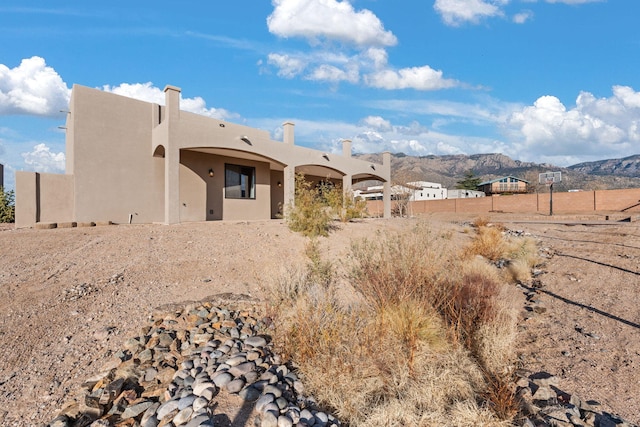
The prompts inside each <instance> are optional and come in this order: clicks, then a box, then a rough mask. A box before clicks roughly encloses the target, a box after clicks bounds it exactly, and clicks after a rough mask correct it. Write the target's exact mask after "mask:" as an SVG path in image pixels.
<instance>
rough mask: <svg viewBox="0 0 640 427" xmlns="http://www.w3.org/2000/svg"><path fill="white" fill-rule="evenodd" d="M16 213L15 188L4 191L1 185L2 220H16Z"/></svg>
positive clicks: (0, 219) (0, 213)
mask: <svg viewBox="0 0 640 427" xmlns="http://www.w3.org/2000/svg"><path fill="white" fill-rule="evenodd" d="M15 213H16V207H15V196H14V193H13V190H11V191H4V188H2V187H0V222H14V221H15Z"/></svg>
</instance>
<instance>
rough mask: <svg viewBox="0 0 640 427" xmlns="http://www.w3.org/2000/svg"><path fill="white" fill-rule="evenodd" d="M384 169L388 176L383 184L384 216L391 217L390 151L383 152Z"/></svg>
mask: <svg viewBox="0 0 640 427" xmlns="http://www.w3.org/2000/svg"><path fill="white" fill-rule="evenodd" d="M382 169H383V170H384V173H385V175H386V176H387V177H388V179H387V180H386V181H385V182H384V184H383V186H382V204H383V206H384V209H383V212H384V213H383V217H384V218H391V153H390V152H389V151H385V152H384V153H382Z"/></svg>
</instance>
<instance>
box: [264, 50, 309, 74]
mask: <svg viewBox="0 0 640 427" xmlns="http://www.w3.org/2000/svg"><path fill="white" fill-rule="evenodd" d="M268 63H269V64H271V65H273V66H275V67H276V68H277V69H278V75H279V76H280V77H286V78H288V79H290V78H293V77H295V76H297V75H299V74H300V73H302V72H303V71H304V69H305V67H306V66H307V64H306V61H304V60H302V58H294V57H291V56H289V55H282V54H279V53H271V54H269V56H268Z"/></svg>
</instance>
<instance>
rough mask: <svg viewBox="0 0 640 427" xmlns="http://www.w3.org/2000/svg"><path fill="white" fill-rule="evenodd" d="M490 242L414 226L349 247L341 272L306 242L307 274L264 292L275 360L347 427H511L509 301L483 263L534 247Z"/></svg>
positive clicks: (499, 238)
mask: <svg viewBox="0 0 640 427" xmlns="http://www.w3.org/2000/svg"><path fill="white" fill-rule="evenodd" d="M486 230H497V231H498V233H497V234H495V233H494V231H486ZM499 231H500V230H499V229H498V228H496V227H487V226H486V225H483V226H482V227H477V228H476V234H475V235H474V236H472V237H471V242H470V243H469V246H466V247H464V248H461V247H460V246H459V244H458V243H457V242H456V240H455V239H454V238H452V237H453V236H452V234H451V233H449V232H439V233H436V232H433V231H432V230H430V229H429V227H428V226H427V225H425V224H420V225H418V226H416V227H415V229H413V230H411V232H409V233H401V234H385V235H379V236H376V237H375V239H365V240H360V241H357V242H354V243H353V244H352V248H351V251H350V255H349V257H348V262H347V264H345V265H340V266H336V265H331V264H329V263H327V262H323V261H321V251H320V250H319V246H318V243H317V242H313V243H311V244H310V245H309V246H308V247H307V253H308V257H309V259H310V262H309V264H308V266H307V268H306V274H304V275H303V276H301V275H300V270H297V269H293V270H292V271H293V272H292V273H291V278H290V282H289V281H287V280H286V279H284V280H283V276H281V277H280V279H279V280H277V282H276V283H275V284H274V286H273V289H274V290H273V291H272V294H273V295H276V296H278V295H279V297H276V298H273V299H272V301H273V302H274V304H272V309H273V310H274V316H275V317H276V318H277V320H276V322H275V325H276V328H277V329H276V334H275V342H276V344H277V346H278V347H279V351H280V352H281V354H283V355H284V356H285V357H287V358H288V359H289V360H291V361H292V364H293V365H294V366H296V367H297V368H298V370H299V372H300V374H301V375H302V377H303V378H304V381H305V384H306V387H307V388H308V389H309V391H310V392H311V393H312V394H313V395H314V396H315V397H316V398H317V399H318V400H319V402H320V403H321V404H322V405H325V406H326V407H327V408H329V409H331V410H332V411H333V412H335V413H336V414H337V415H338V416H339V417H340V418H341V419H342V420H343V421H344V422H346V423H347V424H348V425H350V426H389V425H412V426H431V425H447V426H472V425H473V426H477V425H484V426H501V425H509V424H510V421H511V420H512V418H513V417H514V415H515V414H516V411H517V401H516V397H515V396H514V388H513V387H512V385H513V382H512V375H513V365H512V364H513V361H514V349H513V343H514V338H515V330H516V329H515V327H516V312H515V309H514V306H515V304H513V303H512V301H514V300H515V298H516V295H517V291H515V289H514V288H513V287H511V286H509V285H508V284H507V283H506V282H505V280H504V279H503V277H502V275H501V273H500V271H499V270H498V269H497V268H496V266H495V265H494V264H493V263H491V262H490V261H489V260H490V259H498V258H501V257H503V256H507V255H508V254H518V253H521V252H522V253H523V254H524V252H526V251H528V250H530V249H531V246H529V245H528V244H519V245H514V244H512V242H509V241H507V240H508V239H506V238H505V237H504V236H503V235H502V234H501V233H500V232H499ZM488 236H489V237H488ZM478 240H480V241H481V243H477V241H478ZM489 242H491V244H493V245H497V246H498V247H499V248H501V250H500V251H495V252H491V253H490V254H489V255H491V258H489V257H485V253H486V251H487V249H488V246H489ZM516 247H517V250H516V249H514V248H516ZM476 251H479V252H476ZM480 252H482V253H480ZM476 255H483V256H482V257H479V256H476ZM521 258H522V259H525V258H526V257H525V256H522V257H521ZM339 267H340V268H342V274H338V269H339ZM290 283H295V285H291V284H290ZM292 290H294V291H292Z"/></svg>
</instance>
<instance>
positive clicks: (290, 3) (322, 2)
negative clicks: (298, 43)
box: [267, 0, 459, 90]
mask: <svg viewBox="0 0 640 427" xmlns="http://www.w3.org/2000/svg"><path fill="white" fill-rule="evenodd" d="M272 3H273V5H274V11H273V13H272V14H271V15H270V16H269V18H268V19H267V22H268V24H269V30H270V31H271V32H272V33H274V34H276V35H278V36H281V37H290V36H298V37H303V38H305V39H306V40H308V41H309V42H310V43H311V45H312V51H311V52H310V53H300V52H296V53H291V52H289V53H271V54H269V55H268V59H267V63H268V64H269V65H271V66H273V67H275V68H276V69H277V74H278V75H279V76H280V77H285V78H294V77H298V76H300V77H301V78H303V79H306V80H313V81H320V82H328V83H331V84H336V83H340V82H348V83H351V84H358V83H361V82H364V84H365V85H366V86H369V87H375V88H378V89H387V90H394V89H416V90H437V89H444V88H449V87H453V86H458V85H459V83H458V82H457V81H455V80H451V79H445V78H443V77H442V71H437V70H434V69H432V68H431V67H429V66H428V65H424V66H419V67H410V68H402V69H399V70H396V69H393V68H392V67H389V66H388V53H387V51H386V50H385V47H386V46H391V45H395V44H396V43H397V40H396V37H395V36H394V35H393V34H392V33H391V32H389V31H385V30H384V26H383V25H382V23H381V21H380V20H379V19H378V18H377V17H376V16H375V15H374V14H373V13H372V12H371V11H369V10H366V9H365V10H361V11H356V10H354V8H353V6H352V5H351V4H350V3H349V1H348V0H342V1H337V0H273V2H272ZM333 40H338V41H342V42H346V44H350V45H351V48H348V47H345V46H341V47H340V48H338V49H336V46H335V44H333V45H332V44H330V43H321V42H323V41H333Z"/></svg>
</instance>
